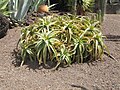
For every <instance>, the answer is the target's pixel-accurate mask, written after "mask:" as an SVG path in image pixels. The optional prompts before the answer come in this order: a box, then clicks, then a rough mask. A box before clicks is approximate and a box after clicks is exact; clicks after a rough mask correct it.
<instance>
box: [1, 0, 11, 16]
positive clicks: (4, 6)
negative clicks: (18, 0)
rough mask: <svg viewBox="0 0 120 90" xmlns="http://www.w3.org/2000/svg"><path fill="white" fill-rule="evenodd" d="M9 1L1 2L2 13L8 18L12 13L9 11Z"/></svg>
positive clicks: (3, 0)
mask: <svg viewBox="0 0 120 90" xmlns="http://www.w3.org/2000/svg"><path fill="white" fill-rule="evenodd" d="M8 4H9V0H0V13H2V14H4V15H6V16H8V15H9V13H10V11H9V10H8Z"/></svg>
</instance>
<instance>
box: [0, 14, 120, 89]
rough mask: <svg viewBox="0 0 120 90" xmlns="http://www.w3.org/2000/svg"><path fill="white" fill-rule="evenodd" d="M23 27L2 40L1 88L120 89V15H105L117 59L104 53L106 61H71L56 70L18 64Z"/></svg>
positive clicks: (105, 27) (106, 31) (108, 41)
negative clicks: (75, 62)
mask: <svg viewBox="0 0 120 90" xmlns="http://www.w3.org/2000/svg"><path fill="white" fill-rule="evenodd" d="M20 29H21V28H20V27H17V28H14V29H10V30H9V31H8V33H7V35H6V36H5V37H4V38H2V39H0V90H120V15H114V14H113V15H110V14H107V15H105V21H104V23H103V34H104V35H106V36H107V39H105V43H106V45H107V46H108V49H109V50H110V53H111V55H113V56H114V57H115V58H116V60H117V61H115V60H112V59H111V58H109V57H108V56H104V58H103V61H97V62H93V63H89V64H87V63H84V64H72V65H71V66H70V67H66V68H62V67H60V68H59V69H58V70H56V71H53V70H52V69H46V68H43V67H42V66H38V65H37V64H36V63H33V65H32V64H31V63H28V64H26V65H23V66H22V67H15V65H14V64H13V61H15V57H13V56H12V52H13V49H15V47H16V44H17V42H18V39H19V37H20Z"/></svg>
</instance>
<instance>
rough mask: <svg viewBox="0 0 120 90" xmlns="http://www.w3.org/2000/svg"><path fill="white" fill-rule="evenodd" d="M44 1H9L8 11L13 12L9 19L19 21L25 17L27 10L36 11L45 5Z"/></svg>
mask: <svg viewBox="0 0 120 90" xmlns="http://www.w3.org/2000/svg"><path fill="white" fill-rule="evenodd" d="M45 1H46V0H34V1H33V0H10V4H9V5H10V6H9V9H10V11H14V12H13V13H12V14H11V18H14V19H16V20H18V21H21V20H23V19H24V17H25V16H26V14H27V12H28V10H30V8H31V12H32V11H37V8H38V6H39V5H40V4H42V3H45Z"/></svg>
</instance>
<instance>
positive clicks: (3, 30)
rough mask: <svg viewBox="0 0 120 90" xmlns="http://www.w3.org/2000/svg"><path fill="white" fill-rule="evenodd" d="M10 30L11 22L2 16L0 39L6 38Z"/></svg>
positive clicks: (0, 16)
mask: <svg viewBox="0 0 120 90" xmlns="http://www.w3.org/2000/svg"><path fill="white" fill-rule="evenodd" d="M8 29H9V22H8V20H7V18H6V17H5V16H4V15H2V14H0V38H2V37H4V36H5V35H6V33H7V30H8Z"/></svg>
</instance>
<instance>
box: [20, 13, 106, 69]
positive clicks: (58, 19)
mask: <svg viewBox="0 0 120 90" xmlns="http://www.w3.org/2000/svg"><path fill="white" fill-rule="evenodd" d="M102 38H103V35H102V33H101V31H100V22H99V21H97V20H96V19H92V18H90V17H87V16H83V17H79V16H74V15H71V14H69V15H62V16H58V15H53V16H49V17H44V18H41V19H39V21H38V22H36V23H34V24H33V25H30V26H28V27H26V28H24V29H22V32H21V38H20V43H19V45H20V50H21V57H22V63H21V65H23V63H24V61H25V60H26V59H29V60H38V62H39V64H41V63H43V64H46V62H47V61H54V62H55V63H56V68H57V67H58V66H59V65H60V64H65V65H71V63H73V62H78V63H83V62H85V61H91V60H97V59H99V58H102V55H103V51H104V49H105V44H104V43H103V39H102Z"/></svg>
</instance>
